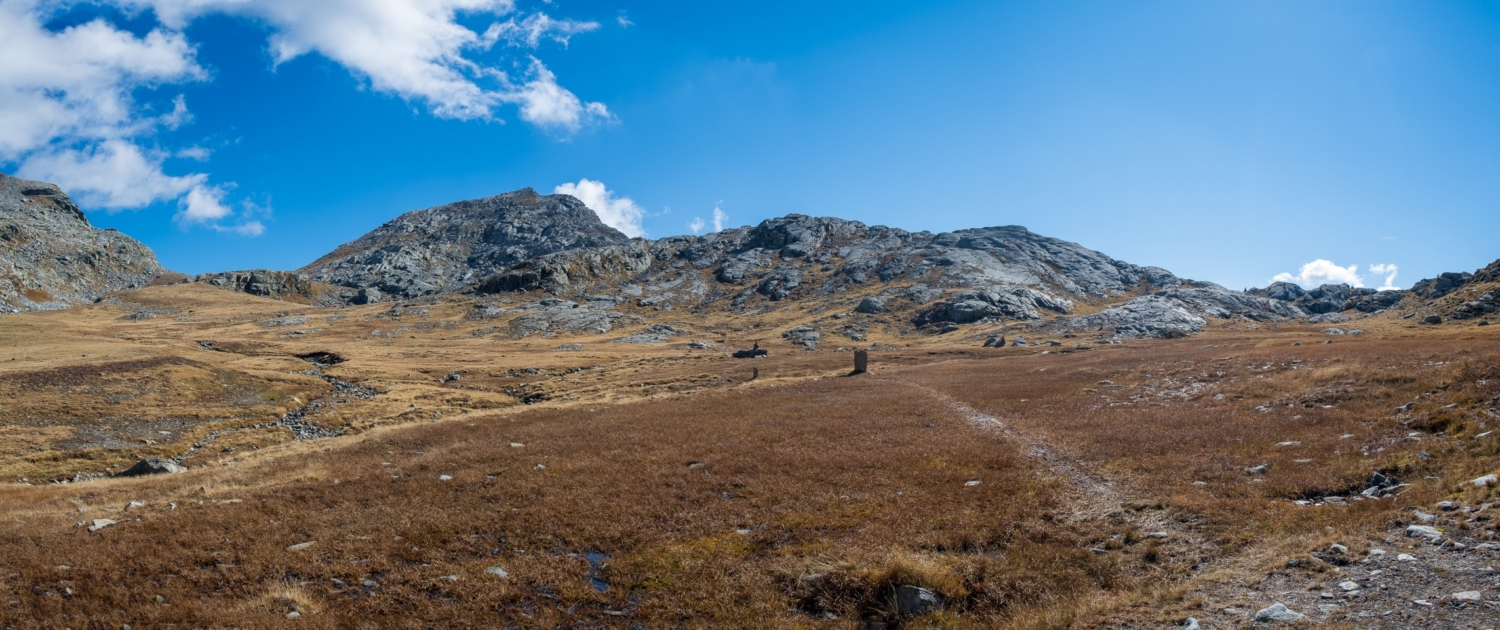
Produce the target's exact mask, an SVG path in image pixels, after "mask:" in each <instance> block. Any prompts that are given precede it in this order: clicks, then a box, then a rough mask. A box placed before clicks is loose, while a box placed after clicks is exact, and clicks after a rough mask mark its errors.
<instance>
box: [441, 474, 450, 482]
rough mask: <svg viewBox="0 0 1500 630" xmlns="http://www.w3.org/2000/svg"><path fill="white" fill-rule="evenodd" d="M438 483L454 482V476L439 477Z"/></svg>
mask: <svg viewBox="0 0 1500 630" xmlns="http://www.w3.org/2000/svg"><path fill="white" fill-rule="evenodd" d="M438 481H453V475H438Z"/></svg>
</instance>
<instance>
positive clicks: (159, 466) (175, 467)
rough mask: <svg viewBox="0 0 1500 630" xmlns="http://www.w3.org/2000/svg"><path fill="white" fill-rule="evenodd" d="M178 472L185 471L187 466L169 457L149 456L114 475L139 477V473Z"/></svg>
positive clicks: (159, 473)
mask: <svg viewBox="0 0 1500 630" xmlns="http://www.w3.org/2000/svg"><path fill="white" fill-rule="evenodd" d="M180 472H187V468H184V467H182V466H181V465H179V464H178V463H177V462H174V461H172V460H170V459H161V458H157V457H151V458H147V459H143V460H141V461H138V462H136V463H135V465H134V466H131V467H130V468H129V469H127V470H125V471H124V472H121V473H119V474H116V475H115V476H116V477H139V476H141V475H161V474H168V473H180Z"/></svg>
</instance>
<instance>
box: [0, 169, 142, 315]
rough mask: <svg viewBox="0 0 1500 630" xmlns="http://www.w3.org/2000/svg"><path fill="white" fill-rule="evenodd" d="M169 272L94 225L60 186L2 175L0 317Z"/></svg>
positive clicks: (130, 242) (83, 299)
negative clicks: (4, 313)
mask: <svg viewBox="0 0 1500 630" xmlns="http://www.w3.org/2000/svg"><path fill="white" fill-rule="evenodd" d="M165 273H167V271H166V270H165V269H163V268H162V267H161V265H160V264H158V263H157V262H156V254H154V253H152V252H151V250H150V249H148V248H147V247H146V246H145V245H142V244H141V243H140V242H138V241H136V240H135V239H133V238H130V237H128V236H125V235H124V234H120V233H119V232H116V231H114V230H112V229H111V230H100V229H98V228H95V227H93V226H91V225H89V221H88V219H87V218H86V217H84V215H83V212H82V211H80V210H79V209H78V206H76V205H73V201H72V200H71V199H69V198H68V196H67V195H66V194H64V193H63V191H62V190H61V189H59V188H58V187H57V186H55V185H52V184H46V183H42V182H33V181H28V180H24V179H16V178H14V177H10V176H7V175H4V174H0V313H3V312H17V311H29V310H55V309H61V308H67V307H68V306H71V305H74V304H85V303H90V302H93V301H94V300H97V299H98V298H99V297H101V296H103V295H105V294H108V293H112V292H115V291H120V290H123V289H132V288H136V287H142V286H145V285H147V284H150V283H151V282H152V281H153V280H155V279H156V278H158V277H160V276H162V275H163V274H165Z"/></svg>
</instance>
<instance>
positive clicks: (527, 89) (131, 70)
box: [0, 0, 610, 234]
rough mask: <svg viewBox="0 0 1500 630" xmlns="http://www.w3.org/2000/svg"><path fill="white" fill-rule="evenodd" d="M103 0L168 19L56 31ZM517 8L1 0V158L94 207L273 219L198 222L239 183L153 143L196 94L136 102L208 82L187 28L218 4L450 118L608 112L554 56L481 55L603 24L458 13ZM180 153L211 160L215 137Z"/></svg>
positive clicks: (383, 0)
mask: <svg viewBox="0 0 1500 630" xmlns="http://www.w3.org/2000/svg"><path fill="white" fill-rule="evenodd" d="M89 5H94V6H110V7H117V8H120V9H123V10H125V11H126V12H132V13H134V12H140V11H143V10H146V9H150V10H152V11H153V12H154V15H155V16H156V18H157V19H158V20H159V22H160V23H159V25H158V26H157V27H156V28H154V29H152V30H151V31H150V32H148V33H147V34H145V35H143V36H136V35H134V34H133V33H131V32H128V31H125V30H122V29H119V28H116V27H115V26H114V25H112V24H110V23H109V22H108V21H106V20H103V19H96V20H93V21H90V22H87V23H84V24H80V25H77V26H72V27H69V28H65V29H62V30H55V31H54V30H50V29H48V28H46V27H45V24H46V23H47V22H48V21H49V20H51V19H52V18H53V17H55V16H56V15H57V14H59V13H60V12H63V11H67V10H69V9H70V8H72V7H73V6H89ZM514 12H515V5H514V2H513V0H317V1H308V0H94V1H90V0H0V163H7V162H8V163H13V164H16V165H17V167H18V168H17V172H18V173H19V174H21V175H22V176H24V177H32V178H36V179H45V180H48V181H52V182H55V183H57V184H59V185H60V186H62V187H63V188H64V189H66V190H68V191H69V192H70V193H74V194H76V195H77V196H78V199H79V202H80V204H81V205H83V206H84V207H86V208H90V209H92V208H105V209H110V210H117V209H123V208H136V207H141V206H146V205H150V204H152V203H156V202H160V201H168V200H173V199H176V200H178V201H179V205H180V206H181V207H182V208H183V210H182V211H181V212H180V213H179V219H180V220H184V221H186V222H187V223H193V224H202V225H205V226H209V227H213V228H214V229H222V230H229V231H235V232H239V233H244V234H253V233H259V232H260V231H261V230H263V229H264V228H263V226H260V224H259V223H257V222H253V221H252V222H244V223H242V224H241V225H238V226H235V227H230V228H225V227H223V226H222V225H221V224H220V223H218V222H205V221H206V220H205V221H199V220H197V219H196V217H200V216H209V215H213V214H215V213H218V212H220V210H218V209H216V208H219V209H224V210H227V209H228V208H229V205H228V204H226V203H225V202H224V201H223V195H222V192H223V191H224V190H225V187H226V186H232V184H222V185H214V186H209V184H208V183H207V180H208V175H206V174H204V173H190V174H185V175H168V174H166V172H165V171H164V170H163V162H164V160H165V158H166V157H167V156H168V155H170V154H171V153H172V151H170V150H162V149H154V148H148V147H151V146H153V145H152V143H150V142H149V138H151V137H152V136H153V135H154V134H156V133H157V132H158V131H159V130H161V129H175V128H178V127H180V126H182V125H186V124H188V123H190V122H191V121H192V113H191V111H189V109H188V106H187V103H186V101H185V100H184V99H183V98H182V96H180V95H179V96H177V97H176V98H175V99H173V100H172V101H171V111H169V112H167V113H165V114H155V113H153V112H152V110H151V107H150V105H149V104H145V103H139V102H137V101H136V95H138V94H142V93H143V92H142V90H143V89H144V90H159V89H161V88H163V87H165V86H171V85H174V84H180V83H183V82H188V81H202V80H206V79H208V73H207V72H206V71H204V69H203V68H202V67H200V66H199V65H198V62H197V60H196V53H197V51H196V48H195V46H194V45H193V43H192V42H190V41H189V40H188V39H187V37H186V35H185V34H184V29H185V28H186V26H187V25H188V24H189V23H190V22H191V21H192V20H194V19H196V18H198V17H201V16H205V15H209V14H215V13H224V14H232V15H238V16H243V17H247V18H249V19H253V20H256V21H258V22H260V23H262V24H264V25H265V26H267V27H268V30H269V32H270V38H269V41H268V47H269V49H270V51H271V54H272V56H273V57H274V60H275V61H276V63H284V62H286V61H289V60H292V59H295V58H297V57H299V56H301V55H304V54H309V53H316V54H320V55H322V56H325V57H327V58H329V59H331V60H333V61H335V62H337V63H339V64H340V65H342V66H344V67H345V68H347V69H348V70H349V71H350V72H351V73H352V74H354V75H355V76H356V77H359V78H361V79H362V80H364V81H366V82H367V85H368V86H369V87H370V88H372V89H373V90H375V91H379V92H384V93H389V94H394V95H397V96H399V97H401V98H404V99H407V100H409V101H419V102H422V103H425V104H426V105H427V106H428V108H429V109H430V110H431V112H432V113H433V114H434V115H437V116H440V117H446V118H455V119H462V120H468V119H489V118H492V117H493V116H494V115H495V111H496V109H497V108H499V107H503V106H506V105H515V106H517V107H518V109H519V113H520V117H521V118H522V119H523V120H526V121H527V122H530V123H533V124H536V125H538V126H541V127H545V128H549V129H563V130H567V131H573V130H577V129H578V128H579V127H581V126H582V125H584V124H585V123H588V122H592V121H596V120H608V119H609V118H610V115H609V111H608V110H607V109H606V108H605V106H604V105H602V104H600V103H592V102H585V101H583V100H582V99H580V98H578V96H577V95H575V94H573V93H572V92H571V91H569V90H567V89H566V88H564V87H562V86H561V85H559V84H558V82H557V77H556V76H555V75H554V74H553V73H552V72H551V71H550V70H548V69H547V68H546V66H545V65H543V64H542V62H541V61H540V60H537V59H535V58H531V59H530V63H529V64H526V65H525V66H524V72H523V73H522V74H521V75H520V76H518V77H515V78H513V77H511V76H510V75H507V74H506V73H505V72H504V71H502V70H499V69H497V68H495V67H490V66H486V65H483V64H481V63H479V62H477V61H474V60H473V59H472V58H471V57H470V56H469V55H470V54H471V53H472V52H474V51H483V50H487V49H489V48H490V47H492V46H493V45H494V44H495V42H496V41H497V40H498V38H500V37H502V36H504V37H505V38H506V40H507V41H508V42H510V43H512V44H514V45H517V46H520V45H527V46H530V47H533V48H534V47H536V46H537V45H539V44H540V43H541V42H542V40H553V41H557V42H560V43H563V44H565V45H566V43H567V41H568V39H569V38H570V37H572V36H573V35H576V34H579V33H585V32H588V31H591V30H594V29H597V28H598V24H596V23H593V22H577V21H573V20H565V19H554V18H551V17H550V16H547V15H544V14H540V13H538V14H533V15H529V16H525V17H520V18H519V19H518V18H515V17H513V18H511V19H510V20H509V21H508V22H506V23H505V24H497V25H496V26H494V27H492V28H491V29H490V31H489V32H492V33H493V35H492V36H488V37H487V36H481V35H480V34H478V33H476V32H474V31H473V30H470V29H469V28H468V27H465V26H463V25H462V24H460V23H459V22H458V17H459V16H460V14H467V15H470V16H473V15H483V14H489V15H493V16H495V17H496V18H499V17H502V16H506V15H508V14H511V13H514ZM507 25H508V26H507ZM177 155H178V156H179V157H185V158H189V159H195V160H206V159H207V158H208V157H209V153H208V151H207V150H205V149H202V148H201V147H189V148H187V149H182V150H180V151H178V152H177ZM194 191H197V192H196V197H193V198H192V199H189V198H188V195H189V194H190V193H194ZM211 191H219V193H220V194H219V196H217V197H214V196H213V194H211ZM210 201H212V203H210ZM230 214H232V213H230ZM230 214H223V215H222V216H220V217H219V218H218V219H215V220H213V221H223V220H227V219H228V218H229V217H230Z"/></svg>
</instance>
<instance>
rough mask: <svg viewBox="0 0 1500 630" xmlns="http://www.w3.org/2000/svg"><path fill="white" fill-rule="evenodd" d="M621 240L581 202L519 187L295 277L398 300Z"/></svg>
mask: <svg viewBox="0 0 1500 630" xmlns="http://www.w3.org/2000/svg"><path fill="white" fill-rule="evenodd" d="M627 240H629V239H627V238H626V237H625V235H624V234H621V233H620V232H619V231H618V230H615V229H614V228H612V227H609V226H607V225H605V224H604V223H602V222H601V221H599V217H598V216H597V215H595V214H594V212H593V211H592V210H589V209H588V207H587V206H585V205H583V202H580V201H578V200H577V199H574V198H573V197H570V196H567V195H546V196H543V195H538V194H537V193H536V191H534V190H532V189H530V188H526V189H522V190H518V191H516V192H512V193H506V194H503V195H496V196H494V197H486V198H484V199H474V200H470V201H460V202H457V203H451V204H448V205H445V206H438V207H435V208H428V209H426V210H416V211H412V212H408V213H406V214H403V215H401V216H399V217H396V218H395V219H393V220H391V221H390V222H389V223H386V224H385V225H382V226H380V227H379V228H376V229H375V230H374V231H372V232H370V233H369V234H366V235H364V236H361V237H360V238H359V239H357V240H355V241H353V242H351V243H348V244H345V245H343V246H342V247H339V248H338V249H336V250H334V251H333V252H332V253H330V254H328V255H327V256H324V257H322V258H319V259H318V260H317V261H315V262H313V263H312V264H310V265H308V266H306V267H303V268H302V269H299V270H298V272H299V273H302V274H306V276H307V277H309V278H311V279H312V280H316V281H318V282H324V283H328V284H336V285H341V286H345V287H353V288H373V289H376V290H378V291H379V294H378V295H380V296H382V297H389V298H394V299H401V298H411V297H416V296H420V295H428V294H432V293H438V292H442V291H449V290H453V289H456V288H464V287H467V286H470V285H472V284H474V283H475V282H477V281H479V280H482V279H485V278H488V277H490V276H493V275H495V274H497V273H499V272H500V271H502V270H503V269H505V268H506V267H508V266H510V265H513V264H515V263H517V262H520V261H523V260H527V259H531V258H535V257H537V256H542V255H545V254H550V253H553V252H558V251H563V250H569V249H578V248H587V247H602V246H607V245H614V244H619V243H624V242H626V241H627Z"/></svg>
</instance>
